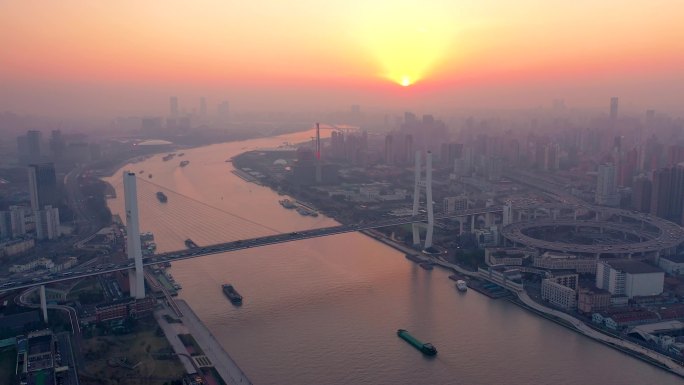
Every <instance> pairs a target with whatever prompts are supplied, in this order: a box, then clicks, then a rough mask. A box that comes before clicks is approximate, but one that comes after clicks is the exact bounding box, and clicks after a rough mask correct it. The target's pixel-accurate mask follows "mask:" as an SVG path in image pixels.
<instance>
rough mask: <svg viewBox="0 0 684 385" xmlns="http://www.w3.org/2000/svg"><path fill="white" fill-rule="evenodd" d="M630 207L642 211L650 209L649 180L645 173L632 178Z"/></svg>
mask: <svg viewBox="0 0 684 385" xmlns="http://www.w3.org/2000/svg"><path fill="white" fill-rule="evenodd" d="M632 209H634V210H636V211H640V212H642V213H647V212H649V211H650V210H651V181H650V180H649V179H648V178H647V177H646V176H645V175H640V176H638V177H636V178H635V179H634V183H633V187H632Z"/></svg>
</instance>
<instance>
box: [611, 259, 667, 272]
mask: <svg viewBox="0 0 684 385" xmlns="http://www.w3.org/2000/svg"><path fill="white" fill-rule="evenodd" d="M606 263H607V264H608V265H609V266H610V267H612V268H613V269H615V270H620V271H624V272H625V273H628V274H647V273H662V272H663V270H662V269H660V268H657V267H655V266H651V265H647V264H645V263H643V262H640V261H626V260H623V261H606Z"/></svg>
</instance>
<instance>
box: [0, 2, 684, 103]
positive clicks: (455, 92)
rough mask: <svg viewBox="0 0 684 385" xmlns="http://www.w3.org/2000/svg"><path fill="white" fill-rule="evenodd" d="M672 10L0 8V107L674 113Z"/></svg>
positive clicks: (679, 55) (459, 5)
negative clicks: (189, 102) (569, 107)
mask: <svg viewBox="0 0 684 385" xmlns="http://www.w3.org/2000/svg"><path fill="white" fill-rule="evenodd" d="M682 15H684V2H683V1H682V0H649V1H646V0H630V1H624V0H601V1H595V0H592V1H590V0H573V1H554V0H545V1H542V0H518V1H504V0H500V1H495V0H465V1H456V0H450V1H441V0H422V1H406V0H404V1H402V0H386V1H371V0H366V1H351V0H346V1H344V0H325V1H322V0H290V1H282V0H255V1H229V0H204V1H192V2H190V1H181V0H165V1H151V0H150V1H145V0H119V1H85V0H83V1H76V0H60V1H47V0H45V1H37V0H22V1H13V2H2V3H0V49H1V50H0V110H3V109H19V110H23V111H25V112H32V109H36V110H38V111H35V112H41V111H43V110H44V111H46V112H47V113H55V111H56V110H59V111H63V112H71V111H78V110H79V106H82V107H83V108H86V109H88V110H91V111H92V110H93V109H96V110H97V109H101V110H102V111H103V113H104V112H106V113H111V112H112V111H146V110H148V109H149V110H154V111H157V110H159V111H162V110H163V109H165V107H166V103H167V97H166V96H164V95H171V94H175V95H178V96H179V97H181V99H182V98H184V97H185V98H197V97H199V96H201V95H206V96H208V97H209V98H210V99H212V100H218V99H228V100H231V101H232V102H233V105H234V106H241V105H242V106H244V108H257V107H268V108H274V109H285V108H300V109H301V108H305V107H306V106H310V105H314V106H316V108H324V107H329V108H343V106H346V105H348V104H352V103H361V104H363V105H369V106H377V107H393V108H407V107H412V105H413V103H415V104H418V105H420V104H423V105H425V106H439V107H440V108H453V107H459V106H463V107H485V106H489V107H496V106H499V105H500V106H502V107H509V106H533V105H538V104H543V103H546V102H547V101H548V100H549V99H551V98H558V97H565V98H566V101H567V102H568V104H575V105H582V106H590V105H592V104H593V103H603V104H605V99H606V98H607V97H609V96H611V95H619V96H621V97H622V98H623V99H625V98H628V99H630V100H632V102H633V103H635V104H636V105H640V106H644V107H651V106H653V105H654V104H656V106H655V107H656V108H657V107H659V106H660V105H663V106H664V107H665V108H670V109H679V108H682V103H683V102H682V101H681V99H682V98H681V95H682V94H683V93H684V23H682V22H681V16H682ZM402 82H405V83H411V84H413V85H412V86H410V87H406V88H404V87H401V86H399V85H398V84H399V83H402ZM588 90H591V92H588ZM3 107H5V108H3Z"/></svg>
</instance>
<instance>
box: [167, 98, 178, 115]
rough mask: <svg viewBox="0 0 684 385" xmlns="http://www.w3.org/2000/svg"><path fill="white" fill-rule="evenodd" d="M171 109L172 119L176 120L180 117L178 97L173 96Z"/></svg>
mask: <svg viewBox="0 0 684 385" xmlns="http://www.w3.org/2000/svg"><path fill="white" fill-rule="evenodd" d="M169 109H170V111H169V112H170V113H171V117H173V118H175V117H177V116H178V97H176V96H172V97H171V98H170V99H169Z"/></svg>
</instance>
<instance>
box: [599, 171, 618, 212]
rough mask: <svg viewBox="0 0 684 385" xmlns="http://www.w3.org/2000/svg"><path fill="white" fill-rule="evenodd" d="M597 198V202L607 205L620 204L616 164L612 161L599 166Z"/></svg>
mask: <svg viewBox="0 0 684 385" xmlns="http://www.w3.org/2000/svg"><path fill="white" fill-rule="evenodd" d="M595 200H596V204H599V205H605V206H617V205H619V204H620V200H619V195H618V194H617V189H616V186H615V166H614V165H613V164H612V163H606V164H602V165H600V166H599V168H598V177H597V179H596V195H595Z"/></svg>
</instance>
